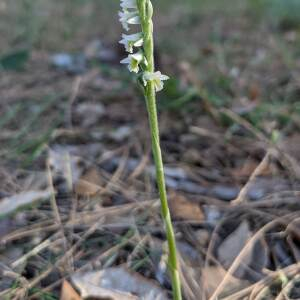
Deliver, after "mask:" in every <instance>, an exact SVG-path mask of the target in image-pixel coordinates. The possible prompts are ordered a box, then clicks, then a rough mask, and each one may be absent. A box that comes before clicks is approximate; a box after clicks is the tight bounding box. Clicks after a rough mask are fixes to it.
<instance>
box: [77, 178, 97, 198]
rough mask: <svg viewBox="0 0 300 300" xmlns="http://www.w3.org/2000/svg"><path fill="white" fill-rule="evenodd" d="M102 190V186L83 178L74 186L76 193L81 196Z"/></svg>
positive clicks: (93, 194)
mask: <svg viewBox="0 0 300 300" xmlns="http://www.w3.org/2000/svg"><path fill="white" fill-rule="evenodd" d="M101 190H102V188H101V186H99V185H96V184H93V183H90V182H88V181H86V180H83V179H79V180H78V181H77V182H76V184H75V186H74V191H75V193H76V194H77V195H79V196H85V197H91V196H95V195H96V194H97V193H98V192H99V191H101Z"/></svg>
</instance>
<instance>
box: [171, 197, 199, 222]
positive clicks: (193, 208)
mask: <svg viewBox="0 0 300 300" xmlns="http://www.w3.org/2000/svg"><path fill="white" fill-rule="evenodd" d="M169 201H170V211H171V215H172V217H173V218H174V219H180V220H185V221H193V222H203V220H204V214H203V212H202V210H201V208H200V206H199V205H198V204H197V203H194V202H192V201H189V200H187V199H186V198H185V197H184V196H182V195H179V194H177V193H174V194H173V195H171V197H170V200H169Z"/></svg>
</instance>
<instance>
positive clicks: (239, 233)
mask: <svg viewBox="0 0 300 300" xmlns="http://www.w3.org/2000/svg"><path fill="white" fill-rule="evenodd" d="M251 236H252V232H251V231H250V228H249V224H248V222H247V221H244V222H242V223H241V224H240V225H239V227H238V228H237V229H236V230H235V231H234V232H232V233H231V234H230V235H229V236H228V237H227V238H226V239H225V240H224V241H223V242H222V243H221V245H220V246H219V247H218V250H217V254H218V258H219V260H220V262H221V263H222V264H223V266H225V268H229V267H230V266H231V264H232V263H233V262H234V260H235V259H236V257H237V256H238V255H239V253H240V252H241V251H242V250H243V248H244V246H245V245H246V243H247V241H248V240H249V239H250V238H251ZM251 259H252V255H251V253H250V252H249V254H248V255H246V256H245V257H243V262H242V264H243V265H246V266H248V265H249V264H250V263H251ZM244 273H245V270H244V268H241V267H239V268H238V270H237V271H236V272H235V276H238V277H241V276H243V275H244Z"/></svg>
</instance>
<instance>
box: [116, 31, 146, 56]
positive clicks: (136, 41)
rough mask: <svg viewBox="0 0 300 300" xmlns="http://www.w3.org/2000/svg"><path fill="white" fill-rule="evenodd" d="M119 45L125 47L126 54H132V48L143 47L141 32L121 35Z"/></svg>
mask: <svg viewBox="0 0 300 300" xmlns="http://www.w3.org/2000/svg"><path fill="white" fill-rule="evenodd" d="M119 43H120V44H123V45H124V46H125V49H126V51H127V52H129V53H133V47H141V46H142V45H143V34H142V33H141V32H139V33H134V34H122V40H121V41H120V42H119Z"/></svg>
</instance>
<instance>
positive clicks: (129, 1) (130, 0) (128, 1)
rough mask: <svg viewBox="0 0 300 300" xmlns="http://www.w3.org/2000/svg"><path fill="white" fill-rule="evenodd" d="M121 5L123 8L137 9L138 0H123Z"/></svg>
mask: <svg viewBox="0 0 300 300" xmlns="http://www.w3.org/2000/svg"><path fill="white" fill-rule="evenodd" d="M121 7H122V8H123V9H129V8H135V9H137V3H136V0H121Z"/></svg>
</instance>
